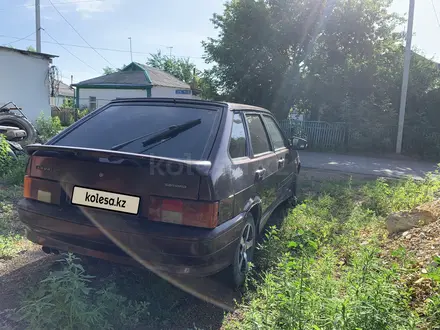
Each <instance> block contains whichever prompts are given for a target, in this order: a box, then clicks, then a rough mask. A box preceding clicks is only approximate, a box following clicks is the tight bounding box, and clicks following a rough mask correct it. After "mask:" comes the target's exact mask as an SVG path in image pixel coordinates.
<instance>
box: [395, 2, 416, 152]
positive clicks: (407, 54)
mask: <svg viewBox="0 0 440 330" xmlns="http://www.w3.org/2000/svg"><path fill="white" fill-rule="evenodd" d="M414 4H415V0H409V13H408V29H407V31H406V48H405V60H404V63H403V79H402V91H401V94H400V110H399V126H398V128H397V143H396V153H398V154H400V153H401V152H402V141H403V126H404V124H405V108H406V95H407V93H408V80H409V69H410V64H411V42H412V34H413V22H414Z"/></svg>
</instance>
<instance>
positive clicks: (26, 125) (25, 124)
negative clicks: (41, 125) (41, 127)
mask: <svg viewBox="0 0 440 330" xmlns="http://www.w3.org/2000/svg"><path fill="white" fill-rule="evenodd" d="M0 125H4V126H13V127H18V128H19V129H22V130H24V131H26V134H27V136H26V138H25V139H24V140H21V141H20V144H22V145H26V144H30V143H34V142H35V141H36V140H37V130H36V129H35V127H34V126H33V125H32V124H31V122H30V121H29V120H27V119H26V118H23V117H19V116H16V115H14V114H10V113H6V114H1V113H0Z"/></svg>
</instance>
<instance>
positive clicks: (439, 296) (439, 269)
mask: <svg viewBox="0 0 440 330" xmlns="http://www.w3.org/2000/svg"><path fill="white" fill-rule="evenodd" d="M425 277H426V278H429V279H431V280H433V281H434V282H435V283H436V291H435V292H434V293H433V295H432V296H431V297H430V298H429V299H428V300H427V306H426V307H427V308H426V309H427V311H426V314H427V317H428V321H429V323H430V325H431V328H432V329H440V255H439V256H436V257H434V260H433V266H432V267H431V269H430V271H429V272H428V274H426V275H425Z"/></svg>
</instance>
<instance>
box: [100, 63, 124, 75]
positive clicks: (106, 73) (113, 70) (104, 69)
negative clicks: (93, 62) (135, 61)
mask: <svg viewBox="0 0 440 330" xmlns="http://www.w3.org/2000/svg"><path fill="white" fill-rule="evenodd" d="M125 67H126V65H125V64H124V65H123V66H121V67H120V68H111V67H109V66H106V67H105V68H103V69H102V71H103V72H104V74H105V75H108V74H111V73H115V72H118V71H121V70H123V69H124V68H125Z"/></svg>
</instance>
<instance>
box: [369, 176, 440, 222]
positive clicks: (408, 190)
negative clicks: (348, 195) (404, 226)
mask: <svg viewBox="0 0 440 330" xmlns="http://www.w3.org/2000/svg"><path fill="white" fill-rule="evenodd" d="M439 189H440V181H439V180H438V179H437V178H434V177H433V176H432V175H427V176H426V177H425V178H424V180H423V181H422V182H418V181H416V180H414V179H412V178H408V179H406V180H403V181H398V182H397V183H396V182H393V183H389V182H388V181H386V180H384V179H379V180H377V181H375V182H374V183H372V184H369V185H367V186H365V187H364V189H363V193H364V194H365V196H366V198H365V202H364V206H365V207H367V208H370V209H371V210H374V211H375V212H376V213H377V214H378V215H386V214H389V213H391V212H396V211H408V210H411V209H412V208H414V207H415V206H417V205H420V204H423V203H426V202H429V201H432V200H433V199H434V198H435V197H438V193H439Z"/></svg>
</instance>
